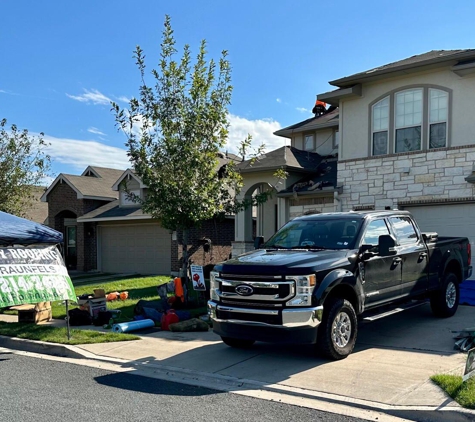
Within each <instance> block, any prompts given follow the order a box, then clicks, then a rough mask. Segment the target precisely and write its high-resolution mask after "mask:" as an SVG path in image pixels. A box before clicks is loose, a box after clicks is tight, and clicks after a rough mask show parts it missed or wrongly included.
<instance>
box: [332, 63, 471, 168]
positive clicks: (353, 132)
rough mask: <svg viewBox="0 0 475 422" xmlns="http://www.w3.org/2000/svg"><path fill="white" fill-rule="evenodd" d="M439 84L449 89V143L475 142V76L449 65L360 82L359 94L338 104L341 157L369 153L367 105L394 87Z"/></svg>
mask: <svg viewBox="0 0 475 422" xmlns="http://www.w3.org/2000/svg"><path fill="white" fill-rule="evenodd" d="M418 85H420V86H422V85H424V86H427V85H433V86H440V87H444V88H447V89H449V90H451V91H452V94H451V95H452V110H449V115H450V117H451V118H450V121H449V131H450V136H451V143H450V145H449V146H461V145H471V144H475V120H474V119H473V117H472V114H473V112H472V108H473V99H474V98H475V77H474V76H464V77H460V76H458V75H456V74H455V73H453V72H452V71H451V70H450V68H444V69H442V70H438V71H429V72H424V73H419V74H416V75H408V76H406V77H398V78H392V79H387V80H384V82H373V83H367V84H364V85H363V90H362V94H363V95H362V97H361V98H356V99H349V100H342V101H341V103H340V136H341V139H342V141H341V144H342V148H341V150H340V156H339V158H340V160H348V159H354V158H362V157H366V156H368V155H369V148H370V141H371V139H370V138H371V135H370V131H369V128H370V104H371V103H373V102H374V101H376V100H378V99H380V98H381V97H383V96H384V95H386V94H388V93H389V92H391V91H393V90H400V89H404V87H414V86H418Z"/></svg>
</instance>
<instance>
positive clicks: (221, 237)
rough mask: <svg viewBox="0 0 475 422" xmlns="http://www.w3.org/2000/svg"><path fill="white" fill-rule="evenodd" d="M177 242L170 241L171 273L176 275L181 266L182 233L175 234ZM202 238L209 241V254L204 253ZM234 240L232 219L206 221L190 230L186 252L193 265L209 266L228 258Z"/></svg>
mask: <svg viewBox="0 0 475 422" xmlns="http://www.w3.org/2000/svg"><path fill="white" fill-rule="evenodd" d="M177 238H178V240H173V241H172V263H171V269H172V272H173V273H178V271H179V270H180V267H181V265H182V248H181V246H180V245H179V241H181V239H182V233H181V232H177ZM203 238H208V239H210V240H211V247H210V249H209V252H204V249H203V243H204V242H203V240H202V239H203ZM233 240H234V219H225V220H217V219H214V220H208V221H205V222H204V223H203V224H202V225H201V227H200V228H194V229H191V230H190V232H189V235H188V250H189V253H190V255H191V260H192V261H193V264H195V265H202V266H207V265H209V266H211V265H214V264H216V263H217V262H220V261H224V260H226V259H228V258H229V255H230V253H231V242H232V241H233Z"/></svg>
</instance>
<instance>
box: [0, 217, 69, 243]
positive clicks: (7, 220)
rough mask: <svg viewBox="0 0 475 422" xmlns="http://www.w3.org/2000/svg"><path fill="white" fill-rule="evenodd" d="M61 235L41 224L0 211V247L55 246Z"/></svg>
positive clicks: (60, 239)
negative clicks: (44, 244) (45, 244)
mask: <svg viewBox="0 0 475 422" xmlns="http://www.w3.org/2000/svg"><path fill="white" fill-rule="evenodd" d="M62 241H63V234H62V233H60V232H58V231H56V230H53V229H50V228H49V227H47V226H44V225H43V224H39V223H35V222H33V221H30V220H26V219H25V218H20V217H16V216H14V215H11V214H7V213H5V212H1V211H0V245H1V246H8V245H32V244H35V243H49V244H57V243H61V242H62Z"/></svg>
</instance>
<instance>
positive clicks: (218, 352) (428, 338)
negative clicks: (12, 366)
mask: <svg viewBox="0 0 475 422" xmlns="http://www.w3.org/2000/svg"><path fill="white" fill-rule="evenodd" d="M57 323H62V324H64V321H58V322H56V324H57ZM471 326H472V327H473V326H475V307H472V306H460V307H459V310H458V312H457V314H456V315H455V316H454V317H452V318H448V319H438V318H435V317H434V316H433V315H432V313H431V310H430V306H429V305H428V304H424V305H422V306H418V307H415V308H412V309H410V310H407V311H404V312H401V313H398V314H395V315H391V316H388V317H386V318H383V319H380V320H377V321H374V322H361V323H360V325H359V334H358V340H357V345H356V347H355V350H354V352H353V353H352V354H351V355H350V356H349V357H348V358H347V359H344V360H341V361H337V362H333V361H327V360H323V359H320V358H318V357H316V356H315V355H314V348H313V347H312V346H309V345H275V344H268V343H256V344H255V345H254V346H253V347H252V348H251V349H248V350H239V349H233V348H230V347H228V346H226V345H224V344H223V343H222V342H221V341H220V339H219V337H218V336H217V335H215V334H214V333H213V332H211V331H209V332H187V333H172V332H166V331H163V332H162V331H158V330H157V331H152V332H148V333H144V334H141V333H140V332H137V333H136V334H138V335H141V337H142V339H141V340H139V341H131V342H119V343H102V344H91V345H82V346H79V347H73V348H71V347H69V348H70V349H74V350H76V351H78V350H79V351H81V352H82V353H85V354H88V353H92V354H94V355H93V356H92V357H93V358H96V359H99V360H101V359H116V360H117V361H116V362H119V363H120V364H121V365H123V366H124V367H129V368H130V367H134V368H140V370H147V369H148V370H149V371H152V372H154V374H155V375H156V376H157V377H159V378H160V377H162V378H167V379H175V380H176V381H179V382H189V383H196V384H199V385H205V386H209V387H214V388H217V389H223V390H226V391H235V392H240V393H243V391H244V390H245V391H248V392H250V393H249V394H250V395H255V396H259V394H260V393H259V394H258V392H262V391H267V392H269V391H271V392H279V393H282V394H287V395H290V396H289V397H293V399H289V400H290V402H293V403H294V402H295V400H296V399H295V397H298V398H299V400H300V399H302V398H304V399H305V398H307V399H316V400H326V401H327V402H331V403H332V404H334V405H335V404H336V405H338V404H346V405H348V404H349V405H351V406H352V407H353V408H354V406H357V407H359V408H360V409H373V410H375V409H379V410H380V411H384V412H386V413H390V414H393V415H398V416H404V417H406V416H407V415H413V412H414V411H415V412H418V413H417V415H418V416H417V418H416V419H412V417H411V418H409V420H418V421H423V420H424V421H425V420H426V421H435V420H451V421H456V420H463V421H468V420H475V412H473V411H464V410H463V409H461V408H460V407H459V406H458V405H457V404H456V403H454V402H453V401H452V400H451V399H450V398H448V397H447V396H446V395H445V394H444V393H443V392H442V390H441V389H439V388H438V387H437V386H435V385H433V384H432V382H431V381H430V376H432V375H434V374H437V373H454V374H458V375H461V374H462V372H463V367H464V364H465V361H466V354H463V353H461V352H459V351H457V350H455V349H454V339H453V334H452V333H451V331H458V330H462V329H464V328H468V327H471ZM87 328H89V327H87ZM0 346H1V342H0ZM4 347H10V346H8V345H6V346H4ZM88 357H91V356H88ZM157 374H158V375H157ZM279 400H280V399H279ZM301 405H304V404H302V403H301ZM454 410H455V411H457V412H456V413H453V411H454ZM444 411H445V413H444ZM408 412H409V413H408ZM437 417H439V419H437ZM380 420H381V419H380Z"/></svg>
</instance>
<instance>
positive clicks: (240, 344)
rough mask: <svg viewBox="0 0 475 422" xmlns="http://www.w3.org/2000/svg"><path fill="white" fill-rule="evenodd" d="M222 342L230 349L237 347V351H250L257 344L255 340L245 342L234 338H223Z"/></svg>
mask: <svg viewBox="0 0 475 422" xmlns="http://www.w3.org/2000/svg"><path fill="white" fill-rule="evenodd" d="M221 340H223V343H225V344H227V345H228V346H230V347H235V348H236V349H248V348H249V347H251V346H252V345H253V344H254V343H255V342H256V341H255V340H243V339H240V338H232V337H221Z"/></svg>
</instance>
